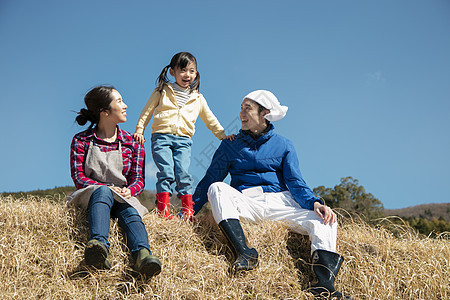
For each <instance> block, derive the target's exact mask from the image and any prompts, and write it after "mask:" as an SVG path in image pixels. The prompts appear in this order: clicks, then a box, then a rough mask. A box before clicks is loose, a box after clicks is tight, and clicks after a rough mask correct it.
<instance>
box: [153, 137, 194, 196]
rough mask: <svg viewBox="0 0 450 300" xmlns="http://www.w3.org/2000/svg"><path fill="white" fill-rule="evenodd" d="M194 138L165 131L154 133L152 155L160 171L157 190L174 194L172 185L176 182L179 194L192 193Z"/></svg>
mask: <svg viewBox="0 0 450 300" xmlns="http://www.w3.org/2000/svg"><path fill="white" fill-rule="evenodd" d="M191 146H192V139H191V138H189V137H184V136H176V135H172V134H165V133H154V134H152V155H153V160H154V161H155V164H156V166H157V167H158V173H157V174H156V177H157V178H158V181H157V182H156V192H157V193H162V192H168V193H170V194H172V189H171V187H170V186H171V185H172V184H173V183H174V182H176V187H175V190H176V191H177V193H178V195H188V194H189V195H190V194H192V190H193V187H192V185H193V180H192V176H191V174H189V165H190V164H191Z"/></svg>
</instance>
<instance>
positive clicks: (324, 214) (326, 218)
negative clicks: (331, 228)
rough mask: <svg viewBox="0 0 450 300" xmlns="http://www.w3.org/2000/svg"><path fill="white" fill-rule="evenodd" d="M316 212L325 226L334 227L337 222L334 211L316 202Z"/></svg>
mask: <svg viewBox="0 0 450 300" xmlns="http://www.w3.org/2000/svg"><path fill="white" fill-rule="evenodd" d="M314 211H315V212H316V214H317V215H318V216H319V217H320V218H321V219H322V220H323V224H325V225H327V224H330V225H332V224H334V222H336V220H337V217H336V214H335V213H334V211H333V210H332V209H331V208H330V207H328V206H326V205H323V204H320V202H318V201H316V202H314Z"/></svg>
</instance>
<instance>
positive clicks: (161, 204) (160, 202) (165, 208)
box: [156, 192, 174, 220]
mask: <svg viewBox="0 0 450 300" xmlns="http://www.w3.org/2000/svg"><path fill="white" fill-rule="evenodd" d="M169 199H170V193H168V192H164V193H157V194H156V207H157V208H158V214H159V216H160V217H161V218H165V219H169V220H172V219H173V218H174V216H172V215H171V214H170V211H169Z"/></svg>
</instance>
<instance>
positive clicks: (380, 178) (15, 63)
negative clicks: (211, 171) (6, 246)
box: [0, 0, 450, 208]
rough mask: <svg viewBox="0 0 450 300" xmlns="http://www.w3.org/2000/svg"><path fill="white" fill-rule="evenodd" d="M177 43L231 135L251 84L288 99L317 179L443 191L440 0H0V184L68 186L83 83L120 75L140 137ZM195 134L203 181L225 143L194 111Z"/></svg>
mask: <svg viewBox="0 0 450 300" xmlns="http://www.w3.org/2000/svg"><path fill="white" fill-rule="evenodd" d="M179 51H189V52H192V53H193V54H194V55H195V56H196V57H197V59H198V63H199V65H198V69H199V71H200V72H201V75H202V77H201V92H202V93H203V94H204V96H205V97H206V99H207V101H208V103H209V105H210V107H211V109H212V110H213V112H214V113H215V114H216V116H217V117H218V118H219V120H220V121H221V123H222V124H223V125H224V127H227V128H228V129H229V132H228V133H232V132H230V130H231V131H233V130H232V129H233V128H237V127H238V126H239V123H236V119H235V118H236V116H237V114H238V112H239V106H240V103H241V100H242V98H243V96H244V95H246V94H247V93H248V92H250V91H252V90H255V89H268V90H270V91H272V92H273V93H274V94H275V95H277V97H278V98H279V100H280V102H281V103H282V104H284V105H287V106H289V112H288V114H287V116H286V118H284V119H283V120H281V121H279V122H276V123H275V124H274V125H275V126H276V130H277V131H278V133H281V134H283V135H285V136H286V137H288V138H290V139H291V140H292V141H293V142H294V145H295V147H296V149H297V152H298V155H299V159H300V163H301V170H302V173H303V175H304V177H305V179H306V181H307V183H308V184H309V185H310V186H311V187H316V186H319V185H324V186H327V187H333V186H334V185H336V184H338V183H339V181H340V178H341V177H345V176H353V177H354V178H356V179H358V180H359V183H360V184H361V185H363V186H364V187H365V189H366V191H367V192H370V193H372V194H373V195H374V196H375V197H377V198H378V199H380V200H381V201H382V202H383V204H384V206H385V208H403V207H407V206H412V205H417V204H423V203H443V202H450V133H449V131H450V99H449V96H450V2H449V1H445V0H440V1H439V0H436V1H435V0H429V1H425V0H399V1H392V0H377V1H362V0H361V1H356V0H355V1H335V0H332V1H331V0H330V1H325V0H324V1H303V0H302V1H220V2H219V1H93V0H89V1H60V0H55V1H46V0H42V1H16V0H1V1H0V97H1V104H2V117H1V118H0V128H1V129H2V138H1V147H0V157H1V160H2V164H1V168H0V191H1V192H14V191H29V190H34V189H46V188H53V187H55V186H65V185H72V184H73V183H72V180H71V178H70V171H69V145H70V142H71V139H72V136H73V135H74V134H75V133H77V132H79V131H81V130H82V129H83V128H80V127H79V126H78V125H76V124H75V123H74V118H75V116H76V114H75V113H74V111H79V110H80V108H82V107H83V106H84V103H83V96H84V94H85V93H86V92H87V91H88V90H89V89H90V88H91V87H93V86H95V85H98V84H102V83H108V84H113V85H115V86H116V87H117V89H118V90H119V91H120V92H121V93H122V95H123V97H124V98H125V101H126V103H127V104H128V106H129V108H128V121H127V123H125V124H123V125H122V128H124V129H126V130H129V131H132V132H134V128H135V125H136V121H137V118H138V116H139V113H140V111H141V109H142V108H143V106H144V104H145V102H146V101H147V99H148V97H149V95H150V93H151V91H152V90H153V88H154V87H155V85H154V83H155V79H156V77H157V76H158V74H159V73H160V71H161V69H162V68H163V67H164V66H165V65H167V64H168V63H169V61H170V58H171V57H172V56H173V55H174V54H175V53H177V52H179ZM230 124H231V125H230ZM146 133H147V140H149V134H150V130H147V131H146ZM194 143H195V144H194V146H193V161H192V164H191V171H192V173H193V174H194V176H195V178H196V179H197V180H198V179H199V178H201V176H202V175H203V173H204V169H203V167H202V165H206V164H208V162H209V158H210V155H211V147H217V146H218V144H219V142H218V140H217V139H216V138H215V137H214V136H213V135H212V133H211V132H209V131H208V130H207V129H206V127H205V126H204V124H203V122H202V121H201V120H200V119H199V120H198V122H197V132H196V134H195V136H194ZM146 146H147V147H146V148H147V150H148V155H147V186H146V188H147V189H154V182H155V181H154V175H153V174H154V166H153V161H152V159H151V155H149V154H150V151H149V149H150V147H149V144H147V145H146Z"/></svg>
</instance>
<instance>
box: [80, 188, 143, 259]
mask: <svg viewBox="0 0 450 300" xmlns="http://www.w3.org/2000/svg"><path fill="white" fill-rule="evenodd" d="M111 217H113V218H117V220H118V223H119V226H120V227H121V228H122V229H123V230H124V231H125V235H126V239H127V246H128V248H129V249H130V251H131V253H134V252H136V251H139V250H140V249H142V248H146V249H148V250H149V251H150V246H149V244H148V234H147V230H146V229H145V225H144V223H143V222H142V218H141V216H140V215H139V213H138V212H137V210H136V209H135V208H134V207H132V206H131V205H129V204H128V203H119V202H117V201H114V198H113V193H112V191H111V189H110V188H109V187H107V186H101V187H99V188H97V189H96V190H95V191H94V192H93V193H92V195H91V199H90V201H89V217H88V218H89V233H90V235H91V237H90V239H95V240H98V241H100V242H101V243H103V244H104V245H105V246H106V247H107V248H108V250H109V247H110V244H109V242H108V235H109V226H110V218H111ZM150 253H151V252H150Z"/></svg>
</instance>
